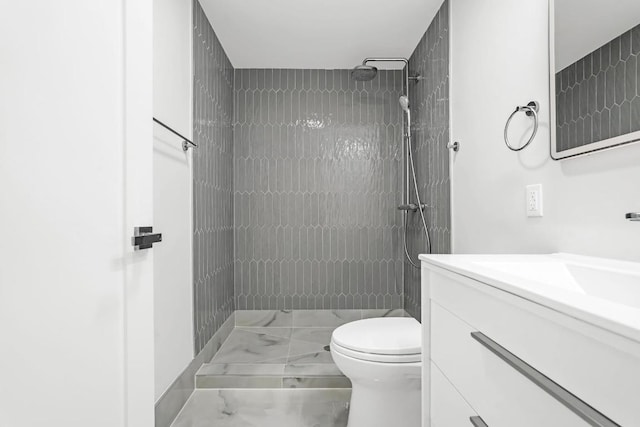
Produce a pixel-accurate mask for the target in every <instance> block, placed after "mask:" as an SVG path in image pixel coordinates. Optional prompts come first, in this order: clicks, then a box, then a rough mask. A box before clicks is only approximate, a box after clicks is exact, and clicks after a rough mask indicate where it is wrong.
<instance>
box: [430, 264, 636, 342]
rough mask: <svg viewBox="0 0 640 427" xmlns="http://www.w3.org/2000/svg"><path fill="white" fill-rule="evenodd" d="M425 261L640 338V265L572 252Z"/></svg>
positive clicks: (609, 328)
mask: <svg viewBox="0 0 640 427" xmlns="http://www.w3.org/2000/svg"><path fill="white" fill-rule="evenodd" d="M420 259H421V260H422V261H423V262H426V263H428V264H432V265H435V266H437V267H440V268H443V269H446V270H450V271H453V272H455V273H458V274H461V275H463V276H466V277H469V278H471V279H474V280H476V281H478V282H482V284H485V285H489V286H492V287H495V288H499V289H501V290H503V291H506V292H509V293H511V294H514V295H517V296H520V297H522V298H525V299H527V300H530V301H533V302H536V303H538V304H541V305H544V306H546V307H549V308H552V309H554V310H556V311H559V312H562V313H564V314H567V315H570V316H572V317H575V318H578V319H581V320H584V321H587V322H589V323H592V324H594V325H597V326H600V327H602V328H605V329H607V330H609V331H612V332H615V333H617V334H619V335H623V336H625V337H628V338H632V339H634V340H635V341H638V342H640V263H634V262H626V261H617V260H608V259H603V258H593V257H585V256H578V255H571V254H551V255H420Z"/></svg>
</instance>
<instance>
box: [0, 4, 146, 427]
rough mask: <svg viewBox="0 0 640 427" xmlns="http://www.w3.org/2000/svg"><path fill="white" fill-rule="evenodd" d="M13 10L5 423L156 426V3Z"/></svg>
mask: <svg viewBox="0 0 640 427" xmlns="http://www.w3.org/2000/svg"><path fill="white" fill-rule="evenodd" d="M0 8H1V10H2V13H0V58H1V59H0V61H1V62H0V340H1V341H0V425H2V426H7V427H23V426H29V427H30V426H44V425H47V426H65V427H67V426H82V427H86V426H92V427H102V426H104V427H118V426H132V427H134V426H135V427H145V426H152V425H153V249H150V250H147V251H139V252H134V251H133V247H132V246H131V241H130V239H131V235H132V233H133V227H134V226H136V225H153V218H152V194H153V191H152V190H153V188H152V127H151V123H152V122H151V114H152V111H151V105H152V104H151V101H152V99H151V97H152V90H151V72H152V67H151V61H152V60H151V58H152V54H151V20H152V8H151V1H150V0H125V1H119V2H116V1H112V0H95V1H86V0H62V1H57V2H51V1H49V0H29V1H6V0H2V2H1V6H0Z"/></svg>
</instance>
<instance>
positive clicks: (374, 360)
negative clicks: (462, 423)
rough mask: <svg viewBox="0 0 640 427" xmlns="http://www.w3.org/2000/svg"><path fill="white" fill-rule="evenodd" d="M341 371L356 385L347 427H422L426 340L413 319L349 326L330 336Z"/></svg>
mask: <svg viewBox="0 0 640 427" xmlns="http://www.w3.org/2000/svg"><path fill="white" fill-rule="evenodd" d="M331 355H332V356H333V360H334V362H335V364H336V366H337V367H338V368H339V369H340V370H341V371H342V373H343V374H344V375H345V376H346V377H348V378H349V379H350V380H351V386H352V392H351V403H350V405H349V422H348V424H347V426H348V427H388V426H403V427H419V426H420V424H421V412H422V411H421V377H422V340H421V331H420V323H418V322H417V321H416V320H415V319H413V318H386V317H385V318H378V319H365V320H358V321H355V322H351V323H347V324H346V325H343V326H340V327H339V328H337V329H336V330H335V331H334V332H333V334H332V336H331Z"/></svg>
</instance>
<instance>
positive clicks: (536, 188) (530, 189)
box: [526, 184, 542, 217]
mask: <svg viewBox="0 0 640 427" xmlns="http://www.w3.org/2000/svg"><path fill="white" fill-rule="evenodd" d="M526 210H527V216H530V217H539V216H542V184H534V185H527V200H526Z"/></svg>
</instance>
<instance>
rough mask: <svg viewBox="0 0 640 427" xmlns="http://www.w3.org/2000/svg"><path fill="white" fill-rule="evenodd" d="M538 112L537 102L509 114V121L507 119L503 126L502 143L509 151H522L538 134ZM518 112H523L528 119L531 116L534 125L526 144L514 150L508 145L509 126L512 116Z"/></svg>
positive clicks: (538, 105) (517, 108)
mask: <svg viewBox="0 0 640 427" xmlns="http://www.w3.org/2000/svg"><path fill="white" fill-rule="evenodd" d="M539 110H540V104H538V102H537V101H531V102H530V103H528V104H527V105H524V106H522V107H520V106H519V107H516V109H515V111H514V112H513V113H511V115H510V116H509V119H507V124H506V125H505V126H504V143H505V144H507V147H508V148H509V150H511V151H520V150H524V149H525V148H526V147H527V146H528V145H529V144H531V141H533V139H534V138H535V137H536V134H537V133H538V111H539ZM520 111H524V113H525V114H526V115H527V116H529V117H531V116H533V121H534V124H533V133H532V134H531V138H529V140H528V141H527V143H526V144H524V145H523V146H522V147H519V148H516V147H513V146H512V145H511V144H510V143H509V124H510V123H511V119H513V116H515V115H516V113H518V112H520Z"/></svg>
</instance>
